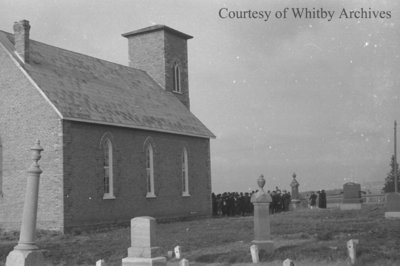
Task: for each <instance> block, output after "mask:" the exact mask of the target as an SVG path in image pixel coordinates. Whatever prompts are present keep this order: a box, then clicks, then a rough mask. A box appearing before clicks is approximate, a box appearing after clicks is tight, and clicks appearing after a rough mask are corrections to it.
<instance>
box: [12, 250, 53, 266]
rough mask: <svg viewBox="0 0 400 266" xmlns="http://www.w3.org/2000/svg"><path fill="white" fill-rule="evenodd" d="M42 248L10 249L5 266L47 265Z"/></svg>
mask: <svg viewBox="0 0 400 266" xmlns="http://www.w3.org/2000/svg"><path fill="white" fill-rule="evenodd" d="M42 252H43V251H42V250H18V249H14V250H13V251H11V252H10V253H9V254H8V256H7V260H6V266H37V265H41V266H43V265H47V264H46V263H45V260H44V257H43V253H42Z"/></svg>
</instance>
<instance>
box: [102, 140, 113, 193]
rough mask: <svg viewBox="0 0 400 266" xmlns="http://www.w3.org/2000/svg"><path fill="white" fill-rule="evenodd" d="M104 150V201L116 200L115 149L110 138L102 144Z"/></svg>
mask: <svg viewBox="0 0 400 266" xmlns="http://www.w3.org/2000/svg"><path fill="white" fill-rule="evenodd" d="M102 149H103V158H104V160H103V168H104V174H103V187H104V196H103V199H114V198H115V196H114V174H113V148H112V143H111V140H110V139H109V138H106V139H105V140H104V141H103V142H102Z"/></svg>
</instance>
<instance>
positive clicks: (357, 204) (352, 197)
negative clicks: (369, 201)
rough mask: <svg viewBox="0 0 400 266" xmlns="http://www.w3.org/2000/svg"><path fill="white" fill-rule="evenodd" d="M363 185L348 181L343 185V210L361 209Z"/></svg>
mask: <svg viewBox="0 0 400 266" xmlns="http://www.w3.org/2000/svg"><path fill="white" fill-rule="evenodd" d="M361 202H362V199H361V185H360V184H356V183H353V182H348V183H346V184H344V185H343V201H342V204H341V205H340V209H341V210H360V209H361Z"/></svg>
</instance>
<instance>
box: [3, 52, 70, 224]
mask: <svg viewBox="0 0 400 266" xmlns="http://www.w3.org/2000/svg"><path fill="white" fill-rule="evenodd" d="M0 62H1V64H0V94H1V97H0V142H1V148H0V152H1V156H0V159H1V160H0V176H1V177H0V194H1V195H0V228H2V229H7V230H19V229H20V223H21V219H22V210H23V204H24V199H25V190H26V182H27V178H28V173H27V169H28V168H29V166H30V165H31V164H32V160H31V150H30V147H32V146H33V145H34V143H35V141H36V140H40V141H41V146H42V147H43V148H44V151H43V152H42V158H41V160H40V161H39V164H40V167H41V169H42V170H43V173H42V175H41V177H40V186H39V205H38V214H37V227H38V228H47V229H57V230H62V229H63V202H62V200H63V197H62V196H63V193H62V186H63V183H62V163H61V162H62V141H61V132H62V129H61V127H62V124H61V121H60V118H59V117H58V115H57V114H56V112H55V111H54V109H52V107H51V106H50V105H49V104H48V103H47V102H46V100H45V99H44V98H43V97H42V96H41V95H40V93H39V92H38V90H37V89H36V88H35V87H34V86H33V85H32V83H31V82H30V81H29V80H28V78H27V77H26V76H25V75H24V73H23V72H22V71H21V67H19V66H17V64H16V61H14V60H13V59H11V57H10V55H9V54H7V52H6V51H5V50H4V49H3V48H2V47H1V46H0Z"/></svg>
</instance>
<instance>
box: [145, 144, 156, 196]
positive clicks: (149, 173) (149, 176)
mask: <svg viewBox="0 0 400 266" xmlns="http://www.w3.org/2000/svg"><path fill="white" fill-rule="evenodd" d="M153 159H154V158H153V146H152V145H151V143H149V144H148V145H147V146H146V184H147V194H146V197H149V198H151V197H155V196H156V195H155V193H154V161H153Z"/></svg>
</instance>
